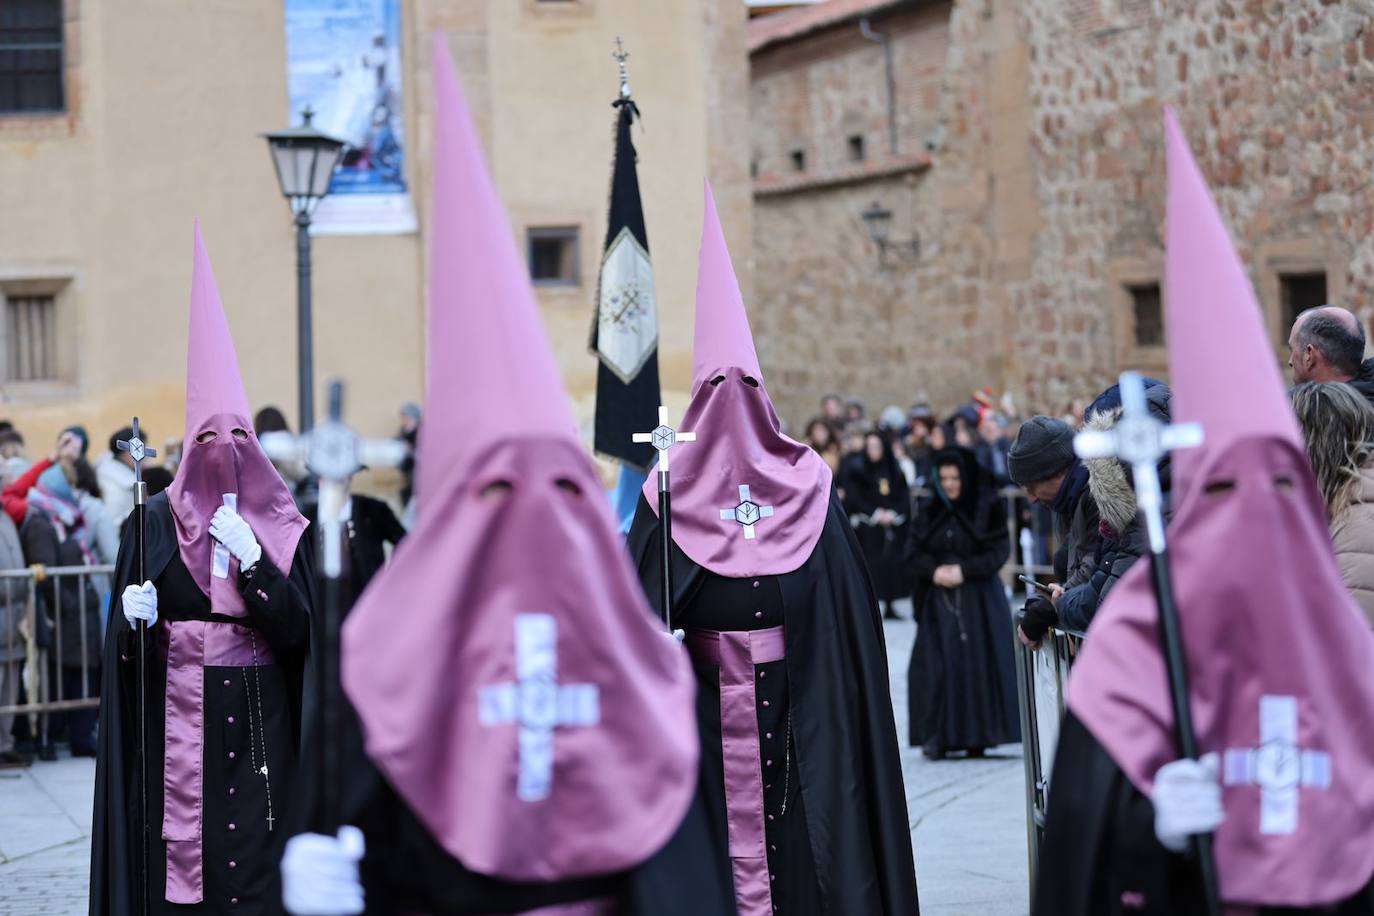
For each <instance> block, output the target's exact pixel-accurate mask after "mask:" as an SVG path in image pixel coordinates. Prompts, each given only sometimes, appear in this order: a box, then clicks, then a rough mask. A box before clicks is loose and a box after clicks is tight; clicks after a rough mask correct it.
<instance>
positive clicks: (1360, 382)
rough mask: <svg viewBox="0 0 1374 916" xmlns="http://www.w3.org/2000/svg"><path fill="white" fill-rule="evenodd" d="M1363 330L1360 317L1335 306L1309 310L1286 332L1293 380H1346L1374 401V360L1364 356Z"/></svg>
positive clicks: (1289, 366)
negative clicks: (1287, 333)
mask: <svg viewBox="0 0 1374 916" xmlns="http://www.w3.org/2000/svg"><path fill="white" fill-rule="evenodd" d="M1364 347H1365V332H1364V325H1363V324H1362V323H1361V322H1360V319H1359V318H1356V317H1355V315H1353V314H1352V313H1350V312H1349V311H1347V310H1345V309H1343V308H1341V307H1340V306H1336V305H1324V306H1322V307H1321V308H1315V309H1308V310H1307V311H1305V312H1302V313H1301V314H1299V315H1298V317H1297V320H1295V321H1294V322H1293V330H1292V331H1291V332H1290V333H1289V335H1288V368H1289V369H1291V370H1292V372H1293V383H1294V384H1295V385H1300V384H1302V383H1303V382H1346V383H1348V384H1349V385H1350V386H1351V387H1352V388H1354V389H1355V390H1356V391H1358V392H1359V393H1360V394H1362V395H1364V397H1365V400H1367V401H1369V402H1370V403H1371V404H1374V359H1368V360H1367V359H1365V358H1364Z"/></svg>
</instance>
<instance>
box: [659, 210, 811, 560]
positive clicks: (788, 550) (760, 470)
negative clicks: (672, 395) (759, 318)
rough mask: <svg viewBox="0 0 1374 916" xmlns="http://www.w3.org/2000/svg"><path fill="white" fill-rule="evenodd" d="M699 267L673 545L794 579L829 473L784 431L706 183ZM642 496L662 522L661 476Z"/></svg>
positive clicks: (675, 460)
mask: <svg viewBox="0 0 1374 916" xmlns="http://www.w3.org/2000/svg"><path fill="white" fill-rule="evenodd" d="M699 260H700V264H699V267H698V271H697V314H696V340H695V342H694V346H693V371H692V401H691V404H690V405H688V407H687V413H686V415H685V416H684V417H683V418H682V424H681V429H682V430H683V431H685V432H694V433H696V436H697V438H696V441H695V442H683V443H680V444H679V445H677V446H675V447H674V449H673V451H672V462H671V465H670V467H671V470H672V499H673V503H672V505H673V541H674V543H676V544H677V546H678V547H679V548H681V550H682V552H683V553H685V554H686V555H687V556H688V557H690V558H691V559H692V561H693V562H694V563H696V564H697V565H698V566H703V567H705V568H706V569H709V570H711V572H713V573H716V574H717V575H720V576H726V577H729V578H736V579H740V578H746V577H748V576H770V575H781V574H783V573H789V572H792V571H794V570H796V569H799V568H800V567H801V565H802V564H803V563H805V562H806V560H807V558H809V557H810V556H811V554H812V552H813V551H814V550H815V549H816V543H817V542H818V541H819V540H820V536H821V531H822V530H823V529H824V528H825V519H826V515H827V513H828V512H829V509H830V483H831V474H830V468H829V466H828V465H826V463H825V461H824V459H822V458H821V456H820V455H818V454H816V452H815V451H813V450H812V449H810V448H808V447H807V446H805V445H802V444H801V443H800V442H796V441H794V440H792V439H790V438H788V437H787V436H785V435H783V433H782V424H781V423H780V422H779V420H778V414H777V411H776V410H774V408H773V402H772V401H771V400H770V399H769V397H768V391H767V389H766V388H764V385H763V372H762V371H761V370H760V368H759V359H758V356H757V354H756V353H755V351H754V337H753V334H752V333H751V331H750V330H749V318H748V316H747V315H746V314H745V311H744V298H743V296H741V295H740V290H739V283H738V282H737V280H736V279H735V270H734V267H733V266H732V265H731V263H730V252H729V251H728V250H727V248H726V246H725V235H724V233H723V232H722V231H721V227H720V217H719V216H718V215H717V213H716V202H715V199H714V197H713V196H712V195H711V187H710V185H709V184H707V186H706V205H705V216H704V218H703V221H702V227H701V252H700V256H699ZM643 492H644V497H645V498H646V499H647V500H648V501H649V506H650V507H651V508H652V509H653V511H654V512H655V514H657V512H658V482H657V480H656V477H655V476H654V475H651V476H650V478H649V480H648V481H647V482H646V483H645V484H644V491H643Z"/></svg>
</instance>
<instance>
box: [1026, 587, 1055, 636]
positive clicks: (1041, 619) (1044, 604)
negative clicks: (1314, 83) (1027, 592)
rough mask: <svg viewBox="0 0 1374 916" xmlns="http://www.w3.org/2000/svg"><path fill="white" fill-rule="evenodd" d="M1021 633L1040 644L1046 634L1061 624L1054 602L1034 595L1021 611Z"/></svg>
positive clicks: (1042, 596)
mask: <svg viewBox="0 0 1374 916" xmlns="http://www.w3.org/2000/svg"><path fill="white" fill-rule="evenodd" d="M1020 620H1021V632H1022V633H1025V634H1026V638H1027V639H1029V640H1030V641H1031V642H1039V641H1040V640H1041V639H1043V638H1044V637H1045V632H1046V631H1047V630H1049V628H1050V627H1052V626H1054V625H1055V624H1056V623H1058V622H1059V614H1058V612H1057V611H1055V609H1054V604H1053V602H1051V601H1050V599H1048V598H1046V597H1045V596H1044V595H1032V596H1031V598H1030V600H1028V601H1027V602H1026V606H1025V607H1024V608H1022V609H1021V618H1020Z"/></svg>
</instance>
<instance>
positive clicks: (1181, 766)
mask: <svg viewBox="0 0 1374 916" xmlns="http://www.w3.org/2000/svg"><path fill="white" fill-rule="evenodd" d="M1219 765H1220V764H1219V761H1218V759H1217V755H1216V754H1204V755H1203V757H1202V759H1201V760H1187V759H1184V760H1175V761H1174V762H1173V763H1166V764H1165V765H1164V766H1162V767H1160V768H1159V772H1158V773H1156V774H1155V788H1154V793H1153V794H1152V795H1151V798H1150V800H1151V801H1153V802H1154V806H1155V836H1157V837H1158V838H1159V842H1160V843H1162V844H1163V845H1164V848H1166V849H1168V850H1169V851H1170V852H1179V853H1181V852H1183V851H1184V850H1186V849H1187V848H1188V838H1189V837H1190V836H1193V835H1194V834H1199V833H1211V832H1212V831H1213V830H1216V829H1217V828H1218V827H1220V826H1221V822H1222V821H1224V820H1226V809H1225V807H1223V805H1222V803H1221V781H1220V779H1218V773H1219Z"/></svg>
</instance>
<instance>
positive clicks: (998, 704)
mask: <svg viewBox="0 0 1374 916" xmlns="http://www.w3.org/2000/svg"><path fill="white" fill-rule="evenodd" d="M933 464H934V465H935V469H936V478H935V481H934V493H933V494H932V495H931V496H929V497H928V498H926V499H925V500H923V501H922V504H921V507H920V511H919V513H918V517H917V520H916V524H915V525H914V526H913V530H912V537H911V541H910V549H909V553H908V564H909V566H910V568H911V569H912V571H913V573H914V574H915V579H916V593H915V595H914V599H913V600H914V602H915V606H916V621H917V625H918V629H917V631H916V645H915V647H914V648H913V649H912V652H911V668H910V669H909V670H908V672H907V689H908V692H909V700H910V702H909V706H908V708H909V709H910V714H911V732H910V742H911V745H912V746H913V747H920V748H922V750H923V751H924V752H925V755H926V756H927V757H929V758H931V759H940V758H942V757H944V756H946V755H947V754H948V753H949V752H951V751H967V752H968V755H969V756H970V757H981V756H982V755H983V752H984V750H985V749H987V748H989V747H994V746H996V745H999V744H1009V743H1012V742H1015V741H1019V740H1020V727H1019V723H1018V719H1017V706H1016V681H1015V679H1014V673H1013V667H1014V660H1013V657H1012V629H1011V609H1010V607H1009V606H1008V604H1007V598H1006V593H1005V592H1004V591H1003V589H1002V583H1001V581H1000V580H999V578H998V576H997V573H998V571H999V570H1000V569H1001V568H1002V564H1004V563H1005V562H1006V560H1007V555H1008V553H1009V551H1010V543H1009V540H1008V537H1007V527H1006V513H1005V510H1004V509H1003V507H1002V502H1001V500H1000V499H999V498H998V495H997V491H996V488H995V487H994V486H993V485H992V481H991V479H990V478H989V476H988V474H987V471H985V470H984V469H982V468H981V467H979V465H978V461H977V459H976V458H975V457H974V455H973V452H971V451H969V450H968V449H964V448H947V449H944V450H942V451H939V452H937V453H935V455H934V456H933Z"/></svg>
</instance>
